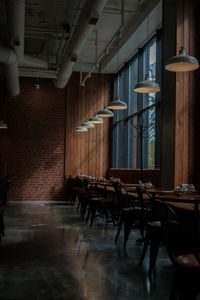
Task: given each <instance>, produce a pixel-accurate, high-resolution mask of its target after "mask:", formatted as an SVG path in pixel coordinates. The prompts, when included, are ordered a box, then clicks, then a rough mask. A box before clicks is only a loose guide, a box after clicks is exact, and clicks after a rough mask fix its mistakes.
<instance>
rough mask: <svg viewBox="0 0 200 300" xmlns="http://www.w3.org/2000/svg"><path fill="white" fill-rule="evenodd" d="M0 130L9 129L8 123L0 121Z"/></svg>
mask: <svg viewBox="0 0 200 300" xmlns="http://www.w3.org/2000/svg"><path fill="white" fill-rule="evenodd" d="M0 128H1V129H7V128H8V126H7V124H6V123H4V122H3V121H2V120H0Z"/></svg>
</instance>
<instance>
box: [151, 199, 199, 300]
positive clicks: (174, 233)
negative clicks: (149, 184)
mask: <svg viewBox="0 0 200 300" xmlns="http://www.w3.org/2000/svg"><path fill="white" fill-rule="evenodd" d="M156 201H157V203H158V206H159V213H160V219H161V224H162V227H163V238H164V242H165V245H166V247H167V250H168V254H169V258H170V259H171V262H172V264H173V265H174V268H175V276H174V280H173V283H172V287H171V294H170V298H169V299H170V300H188V299H190V300H194V299H196V297H197V295H198V294H199V293H200V251H199V249H198V247H197V245H198V243H197V241H198V239H199V236H196V237H194V235H193V232H194V230H192V232H191V231H190V230H189V229H188V227H187V222H184V223H183V222H182V221H181V220H180V218H179V216H178V215H177V213H176V211H175V209H174V208H173V207H172V206H170V205H169V204H166V203H163V202H162V201H159V200H156ZM194 216H197V214H196V212H195V211H194ZM198 217H199V216H198ZM194 224H196V220H194Z"/></svg>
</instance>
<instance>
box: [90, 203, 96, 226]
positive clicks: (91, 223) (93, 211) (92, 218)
mask: <svg viewBox="0 0 200 300" xmlns="http://www.w3.org/2000/svg"><path fill="white" fill-rule="evenodd" d="M96 210H97V209H96V207H92V215H91V221H90V226H91V227H92V225H93V222H94V218H95V214H96Z"/></svg>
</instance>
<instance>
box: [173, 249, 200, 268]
mask: <svg viewBox="0 0 200 300" xmlns="http://www.w3.org/2000/svg"><path fill="white" fill-rule="evenodd" d="M175 262H176V263H177V264H178V265H179V267H182V268H184V269H188V270H191V269H192V270H198V271H200V263H199V262H200V253H197V254H194V253H187V254H183V255H179V256H177V257H175Z"/></svg>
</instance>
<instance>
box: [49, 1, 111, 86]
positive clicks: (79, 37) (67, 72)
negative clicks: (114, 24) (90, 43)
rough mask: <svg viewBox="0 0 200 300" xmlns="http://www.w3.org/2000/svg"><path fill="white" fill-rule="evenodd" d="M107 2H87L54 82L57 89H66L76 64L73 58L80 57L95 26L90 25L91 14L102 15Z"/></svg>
mask: <svg viewBox="0 0 200 300" xmlns="http://www.w3.org/2000/svg"><path fill="white" fill-rule="evenodd" d="M106 2H107V0H87V2H86V4H85V6H84V8H83V13H82V14H81V16H80V18H79V21H78V24H77V27H76V29H75V31H74V34H73V36H72V38H71V40H70V41H69V44H68V47H67V50H66V52H65V55H64V59H63V62H62V64H61V67H60V70H59V72H58V79H57V80H55V81H54V84H55V86H56V87H57V88H64V87H65V85H66V84H67V82H68V80H69V78H70V76H71V73H72V67H73V65H74V63H75V61H73V58H72V56H76V57H78V56H79V55H80V52H81V50H82V48H83V46H84V44H85V42H86V40H87V38H88V36H89V34H90V32H91V30H92V29H93V26H94V25H92V24H89V17H90V13H98V15H100V14H101V12H102V10H103V8H104V6H105V4H106Z"/></svg>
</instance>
